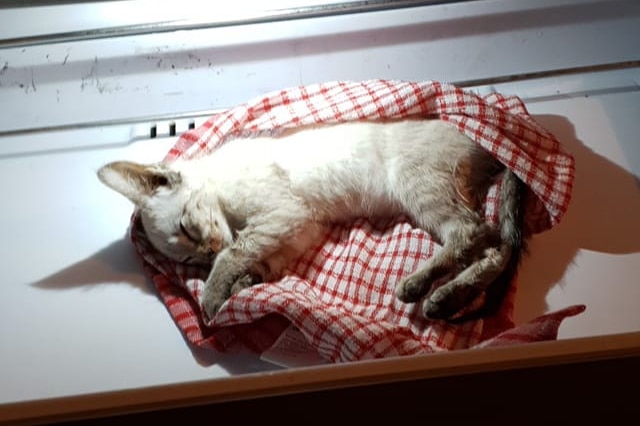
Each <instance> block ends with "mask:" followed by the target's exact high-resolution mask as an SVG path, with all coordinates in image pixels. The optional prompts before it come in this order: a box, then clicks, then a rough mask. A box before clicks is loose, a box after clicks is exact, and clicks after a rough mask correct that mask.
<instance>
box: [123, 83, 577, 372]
mask: <svg viewBox="0 0 640 426" xmlns="http://www.w3.org/2000/svg"><path fill="white" fill-rule="evenodd" d="M407 116H425V117H439V118H441V119H443V120H446V121H449V122H451V123H454V124H455V125H456V126H457V127H458V128H459V129H460V131H461V132H464V133H465V134H467V135H468V136H469V137H471V138H472V139H474V140H475V141H476V142H477V143H478V144H480V145H481V146H482V147H484V148H485V149H487V150H488V151H489V152H491V153H492V154H493V155H495V156H496V157H497V158H498V159H499V160H500V161H502V162H503V163H504V164H506V165H507V166H508V167H510V168H511V169H512V170H514V172H515V173H516V174H517V175H518V176H520V178H521V179H522V180H523V181H524V182H525V183H526V184H527V185H528V186H529V187H530V189H531V191H530V193H531V194H533V196H529V197H528V211H527V220H526V222H527V228H528V229H529V231H531V232H541V231H543V230H546V229H548V228H550V227H551V226H553V225H555V224H557V223H558V222H559V221H560V219H561V218H562V216H563V214H564V213H565V211H566V210H567V207H568V205H569V201H570V197H571V189H572V183H573V178H574V161H573V158H572V157H571V156H570V155H568V154H566V153H564V152H563V151H562V150H561V149H560V146H559V143H558V142H557V140H556V139H555V138H554V137H553V135H551V134H550V133H549V132H547V131H546V130H545V129H543V128H542V127H541V126H540V125H538V124H537V123H536V122H535V121H534V120H533V119H532V118H531V116H530V115H529V114H528V113H527V110H526V108H525V106H524V105H523V103H522V102H521V101H520V100H519V99H518V98H516V97H504V96H501V95H499V94H492V95H489V96H486V97H479V96H476V95H474V94H472V93H469V92H466V91H464V90H462V89H460V88H457V87H455V86H452V85H448V84H442V83H437V82H421V83H415V82H402V81H388V80H371V81H364V82H331V83H324V84H316V85H310V86H304V87H294V88H289V89H286V90H282V91H280V92H275V93H271V94H268V95H265V96H263V97H260V98H257V99H253V100H251V101H249V102H247V103H245V104H243V105H239V106H237V107H235V108H232V109H229V110H227V111H226V112H223V113H220V114H218V115H215V116H213V117H211V118H210V119H209V120H208V121H207V122H206V123H204V124H203V125H202V126H200V127H199V128H197V129H195V130H193V131H190V132H188V133H185V134H184V135H182V136H181V137H180V139H179V140H178V142H177V143H176V144H175V146H174V147H173V148H172V149H171V150H170V152H169V153H168V155H167V157H166V161H172V160H174V159H176V158H179V157H187V158H189V157H194V156H198V155H201V154H203V153H206V152H209V151H211V150H214V149H215V148H216V147H218V146H220V145H222V144H223V143H224V142H225V141H226V140H229V139H231V138H235V137H238V136H250V135H255V134H264V133H275V132H278V131H279V130H282V129H285V128H291V127H295V126H303V125H308V124H316V123H335V122H342V121H349V120H360V119H371V120H374V119H381V118H398V117H407ZM497 190H498V187H497V185H494V187H493V188H492V189H491V190H490V192H489V194H488V196H487V200H486V203H485V204H486V217H487V219H488V220H490V221H495V220H496V212H497V209H496V194H497ZM131 236H132V240H133V243H134V245H135V247H136V249H137V251H138V253H139V254H140V256H141V257H142V259H143V263H144V265H145V267H146V269H147V271H148V273H149V274H150V275H151V277H152V279H153V282H154V283H155V285H156V286H157V289H158V291H159V293H160V296H161V297H162V300H163V301H164V303H165V304H166V306H167V308H168V310H169V312H170V314H171V315H172V317H173V318H174V320H175V321H176V323H177V325H178V327H179V328H180V329H181V330H182V332H183V333H184V335H185V337H186V338H187V340H188V341H189V342H191V343H192V344H194V345H196V346H199V347H209V348H216V349H218V350H225V349H227V348H229V347H231V346H232V345H235V344H237V343H242V344H244V345H245V346H249V347H250V348H252V349H254V350H258V351H260V350H263V349H266V347H268V346H269V345H270V344H272V343H273V342H274V340H275V339H276V338H277V337H278V335H279V333H280V332H281V331H282V330H284V329H285V328H286V327H287V326H288V325H289V324H290V323H293V324H294V325H295V326H296V327H297V328H298V329H300V331H301V332H302V333H303V334H304V335H305V336H306V338H307V340H308V341H309V343H310V344H311V345H312V346H313V347H314V348H316V349H317V351H318V353H319V354H320V355H321V356H323V357H324V358H326V359H329V360H332V361H351V360H360V359H367V358H380V357H387V356H398V355H409V354H420V353H429V352H434V351H442V350H454V349H462V348H470V347H474V346H478V345H480V344H482V345H491V344H505V343H509V342H523V341H534V340H546V339H555V338H556V332H557V328H558V326H559V324H560V322H561V321H562V319H563V318H565V317H566V316H571V315H576V314H578V313H580V312H582V310H583V309H584V307H582V306H575V307H570V308H567V309H564V310H562V311H559V312H556V313H552V314H549V315H547V316H544V317H541V318H540V319H538V320H534V321H532V322H531V323H530V324H528V325H526V326H525V327H524V328H513V326H514V324H513V321H512V311H513V304H512V301H513V294H514V291H515V283H514V285H512V291H511V292H510V294H509V296H508V297H507V298H506V300H505V303H504V305H503V307H502V309H501V311H500V312H499V313H498V314H497V315H495V316H494V317H491V318H486V319H480V320H474V321H469V322H466V323H463V324H455V325H454V324H448V323H445V322H441V321H428V320H425V319H424V318H423V317H422V314H421V312H420V304H419V303H418V304H404V303H401V302H399V301H398V300H396V299H395V297H394V291H393V289H394V285H395V283H396V282H397V281H398V280H400V279H401V278H402V277H404V276H406V275H407V274H409V273H411V272H412V271H414V270H415V269H416V268H417V266H418V264H419V263H420V262H422V261H424V260H425V259H427V258H428V257H429V256H431V255H432V254H433V252H434V250H438V248H439V247H438V245H437V244H436V243H435V242H434V241H433V240H432V239H431V238H430V236H429V235H428V234H427V233H425V232H424V231H422V230H420V229H416V228H413V227H412V226H411V225H410V224H409V223H407V222H406V221H403V220H402V219H401V218H398V219H395V220H391V221H388V222H387V223H376V224H372V223H369V222H368V221H366V220H358V221H356V222H355V223H354V224H353V225H351V226H348V227H345V226H336V227H334V228H333V229H332V230H331V231H330V232H328V233H327V234H326V236H325V237H324V239H323V240H322V241H320V242H319V243H318V244H317V246H316V247H315V248H314V249H312V250H309V251H308V252H307V253H305V254H304V255H303V256H302V258H301V259H299V261H297V262H295V263H294V264H292V265H290V267H289V270H288V274H287V276H286V277H285V278H283V279H281V280H279V281H277V282H270V283H264V284H258V285H255V286H253V287H251V288H248V289H245V290H243V291H241V292H240V293H238V294H237V295H235V296H233V297H232V298H231V299H229V301H228V302H227V303H226V304H225V305H224V306H223V307H222V309H221V310H220V312H219V313H218V315H217V316H216V317H215V318H214V320H213V321H211V322H210V323H208V324H205V323H204V322H203V319H202V318H203V315H202V313H201V309H200V306H199V304H198V295H199V294H200V292H201V290H202V285H203V282H204V279H205V278H206V276H207V273H208V271H207V270H206V269H201V268H195V267H188V266H185V265H180V264H176V263H173V262H171V261H169V260H168V259H166V258H165V257H163V256H162V255H161V254H159V253H157V252H156V251H154V250H153V248H152V247H151V246H150V245H149V243H148V241H147V239H146V237H145V235H144V233H143V231H142V229H141V226H140V223H139V220H138V218H137V216H136V215H135V214H134V216H133V221H132V228H131ZM501 333H502V334H501ZM496 336H497V337H496Z"/></svg>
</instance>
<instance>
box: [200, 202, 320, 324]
mask: <svg viewBox="0 0 640 426" xmlns="http://www.w3.org/2000/svg"><path fill="white" fill-rule="evenodd" d="M308 217H309V216H308V214H306V213H305V211H304V208H303V207H300V206H296V207H295V208H281V209H276V210H274V211H271V212H268V213H266V214H264V215H261V216H260V217H259V218H258V219H255V220H254V221H253V222H252V223H251V224H249V225H247V226H246V227H245V228H244V229H243V230H242V231H240V232H239V233H238V235H237V238H236V240H235V241H234V242H233V244H231V245H230V246H229V247H227V248H225V249H223V250H222V251H221V252H220V253H218V255H217V257H216V260H215V262H214V264H213V268H212V269H211V272H210V274H209V276H208V278H207V280H206V281H205V286H204V290H203V292H202V298H201V303H202V306H203V308H204V310H205V313H206V315H207V316H208V317H209V318H213V317H214V316H215V314H216V313H217V312H218V310H219V309H220V307H221V306H222V305H223V304H224V303H225V302H226V301H227V299H229V297H231V295H233V294H235V293H237V292H239V291H241V290H242V289H244V288H247V287H249V286H251V285H253V284H254V283H256V282H257V281H258V279H257V278H256V275H255V274H256V272H257V271H265V272H268V273H269V274H271V275H273V274H274V273H277V272H278V271H273V270H271V269H273V268H272V265H269V263H270V262H269V258H270V257H271V256H273V255H274V254H275V255H276V257H277V258H278V259H279V257H278V256H277V254H278V253H282V252H283V247H285V246H286V247H289V248H290V250H284V251H286V252H289V253H290V256H288V257H287V258H289V257H292V256H293V255H294V253H300V252H302V251H304V250H305V249H306V248H307V247H308V246H309V245H310V244H311V242H312V241H313V240H314V238H315V236H316V235H317V231H316V230H317V229H320V228H318V227H317V225H316V224H314V223H310V222H309V220H308ZM310 231H313V232H310ZM282 263H283V264H284V263H286V262H284V261H282ZM265 264H266V265H268V266H265ZM263 278H264V277H263Z"/></svg>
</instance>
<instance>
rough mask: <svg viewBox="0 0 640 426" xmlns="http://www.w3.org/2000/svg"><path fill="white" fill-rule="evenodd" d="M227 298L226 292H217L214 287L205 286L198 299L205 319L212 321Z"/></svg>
mask: <svg viewBox="0 0 640 426" xmlns="http://www.w3.org/2000/svg"><path fill="white" fill-rule="evenodd" d="M228 298H229V297H228V295H227V294H226V292H222V291H219V289H216V288H215V287H214V286H206V287H205V289H204V291H203V293H202V297H201V299H200V305H201V306H202V309H203V311H204V314H205V315H206V317H207V319H209V320H212V319H213V318H214V317H215V316H216V314H217V313H218V311H219V310H220V308H221V307H222V305H224V303H225V302H226V301H227V299H228Z"/></svg>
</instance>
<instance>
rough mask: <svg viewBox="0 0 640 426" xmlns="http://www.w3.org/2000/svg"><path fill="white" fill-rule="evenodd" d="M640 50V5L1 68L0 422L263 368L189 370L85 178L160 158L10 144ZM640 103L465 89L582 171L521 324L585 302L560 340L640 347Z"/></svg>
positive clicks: (464, 16)
mask: <svg viewBox="0 0 640 426" xmlns="http://www.w3.org/2000/svg"><path fill="white" fill-rule="evenodd" d="M552 3H553V4H552ZM612 4H615V6H616V7H613V6H612ZM551 12H553V13H551ZM3 13H5V12H4V11H2V10H0V20H2V19H3V18H5V19H6V17H7V16H8V15H3ZM4 22H8V21H4ZM0 28H4V29H6V28H10V26H1V25H0ZM7 31H8V30H7ZM639 32H640V11H639V8H638V3H637V2H632V1H578V0H574V1H559V2H551V1H544V2H539V3H537V4H536V5H532V3H531V2H524V1H523V2H518V1H496V0H488V1H477V2H471V3H464V2H463V3H458V4H454V5H440V6H433V7H421V8H414V9H406V10H398V11H388V12H379V13H372V14H361V15H357V16H341V17H333V18H322V19H314V20H307V21H294V22H281V23H278V24H260V25H254V26H250V27H230V28H219V29H212V30H201V31H197V32H189V33H173V34H159V35H149V36H140V37H128V38H119V39H110V40H97V41H90V42H81V43H80V42H78V43H69V44H59V45H49V46H35V47H25V48H14V49H4V50H2V49H0V134H2V132H4V136H2V137H0V194H1V195H2V197H3V201H2V204H1V205H2V208H0V231H1V232H2V235H3V245H2V256H0V269H1V270H2V280H1V281H2V287H3V295H2V298H0V335H1V336H3V338H2V339H1V340H0V356H1V358H2V362H1V363H0V383H1V385H0V408H1V406H2V404H7V403H10V402H17V401H39V400H45V399H48V398H54V397H64V396H79V395H88V394H101V393H105V392H109V391H119V390H127V389H141V388H145V387H148V386H156V385H159V386H162V385H179V384H185V383H190V382H193V381H196V382H200V381H202V382H203V383H206V382H211V381H212V380H211V379H215V380H217V379H223V378H227V377H235V376H245V374H244V373H250V372H256V371H264V370H270V369H273V368H276V367H275V366H271V365H269V364H265V363H262V362H260V361H259V360H258V359H257V356H254V355H250V354H230V355H222V354H219V355H217V356H214V357H212V356H210V355H209V356H205V357H203V356H202V354H199V353H192V352H191V350H190V349H189V347H188V346H187V344H186V343H185V341H184V340H183V339H182V337H181V336H180V333H179V331H178V329H177V327H176V326H175V324H174V323H173V322H172V321H171V319H170V317H169V315H168V313H167V311H166V310H165V308H164V306H163V305H162V304H161V303H160V301H159V300H158V298H157V297H156V295H155V294H154V292H153V289H152V287H151V286H150V283H149V282H148V280H147V278H146V277H145V274H144V273H143V271H142V269H141V267H140V263H139V261H138V259H137V258H136V257H135V254H134V253H133V249H132V247H131V245H130V244H129V242H128V240H127V239H126V237H125V233H126V228H127V226H128V223H129V215H130V213H131V205H130V204H129V203H128V202H127V201H126V200H125V199H123V198H122V197H120V196H118V195H117V194H115V193H113V191H110V190H109V189H107V188H106V187H103V186H102V185H101V184H100V183H99V182H98V180H97V179H96V177H95V171H96V170H97V168H98V167H99V166H100V165H101V164H104V163H106V162H108V161H110V160H114V159H122V158H126V159H130V160H140V161H152V160H155V159H159V158H161V157H162V156H163V155H164V154H165V152H166V151H167V149H168V147H169V146H170V145H171V144H172V143H173V139H170V138H158V139H153V140H149V139H146V138H145V137H144V135H145V134H146V133H147V132H148V126H149V125H150V124H151V123H150V122H144V121H141V122H140V123H139V124H136V125H123V126H109V127H96V128H87V129H84V130H69V131H56V132H41V133H27V134H23V135H16V134H13V135H10V134H9V133H8V132H10V131H12V130H16V129H31V128H34V127H35V128H37V127H42V126H56V125H61V124H66V123H86V122H91V121H103V120H114V119H116V120H117V119H127V120H129V119H131V118H132V117H134V118H135V117H144V116H148V115H155V114H160V115H171V114H178V113H181V112H184V111H198V110H203V109H212V108H219V107H225V106H230V105H234V104H236V103H238V102H242V101H244V100H246V99H247V98H248V97H250V96H254V95H258V94H262V93H264V92H266V91H269V90H275V89H280V88H281V87H284V86H290V85H293V84H300V83H303V84H306V83H311V82H315V81H323V80H331V79H363V78H370V77H376V78H377V77H381V78H396V79H411V80H422V79H440V80H446V81H462V80H470V79H476V78H485V77H495V76H501V75H506V74H517V73H522V72H536V71H546V70H553V69H557V68H564V67H575V66H584V65H595V64H603V63H611V62H620V61H632V60H637V59H638V58H640V50H639V49H640V44H638V43H637V40H639V39H640V34H639ZM5 37H6V35H5ZM3 64H6V66H4V65H3ZM639 88H640V75H639V72H638V68H628V69H626V70H619V71H611V72H607V73H583V74H579V75H571V76H565V77H562V78H560V77H558V78H553V79H544V80H527V81H522V82H517V83H509V84H501V85H494V86H482V87H476V88H475V90H477V91H478V92H481V93H485V92H488V91H491V90H499V91H501V92H503V93H506V94H518V95H520V96H522V97H523V98H524V99H525V100H527V103H528V107H529V109H530V111H531V112H532V113H533V114H535V116H536V117H537V118H538V119H539V120H540V121H541V122H542V123H543V124H544V125H545V126H547V127H548V128H549V129H550V130H552V131H554V132H555V133H556V135H557V136H558V137H559V139H560V140H561V141H562V142H563V143H564V144H565V145H566V147H567V149H569V150H570V151H571V152H573V153H574V155H575V156H576V159H577V167H578V174H577V178H576V187H575V197H574V202H573V204H572V207H571V209H570V211H569V213H568V214H567V217H566V218H565V220H564V221H563V222H562V223H561V224H560V226H558V227H557V228H556V229H554V230H552V231H549V232H547V233H545V234H542V235H539V236H537V237H536V238H535V240H534V242H533V244H532V248H531V255H530V256H529V257H528V258H527V259H526V260H525V262H524V264H523V267H522V271H521V276H520V282H519V291H518V295H517V300H516V320H517V321H518V322H523V321H526V320H528V319H530V318H532V317H534V316H536V315H539V314H541V313H544V312H546V311H548V310H552V309H557V308H562V307H564V306H567V305H570V304H575V303H584V304H586V305H587V311H586V312H585V313H584V314H582V315H580V316H578V317H576V318H571V319H568V320H567V321H565V323H563V326H562V328H561V330H560V334H561V337H562V338H564V339H568V338H574V337H579V336H594V335H609V334H612V333H619V332H625V331H631V332H633V331H640V310H638V309H637V308H636V306H635V305H636V302H637V300H639V296H640V291H639V286H638V278H637V277H638V275H639V273H640V255H639V253H640V240H639V239H638V235H640V232H639V231H640V228H639V223H640V222H639V221H638V218H639V217H640V216H639V213H640V192H639V191H640V190H639V187H638V180H637V176H638V174H639V173H640V143H639V141H638V138H637V136H636V135H637V134H639V133H640V127H639V126H640V124H639V123H638V117H640V111H639V109H638V108H639V105H640V91H639ZM179 124H180V126H184V125H185V123H182V122H181V123H179ZM162 125H166V123H162ZM159 132H160V133H165V130H162V129H160V130H159ZM341 374H343V375H345V376H348V375H349V374H352V371H351V370H341ZM263 377H264V378H265V380H268V379H269V375H265V376H263ZM215 380H214V381H215ZM273 385H274V386H275V385H277V384H276V383H274V384H273Z"/></svg>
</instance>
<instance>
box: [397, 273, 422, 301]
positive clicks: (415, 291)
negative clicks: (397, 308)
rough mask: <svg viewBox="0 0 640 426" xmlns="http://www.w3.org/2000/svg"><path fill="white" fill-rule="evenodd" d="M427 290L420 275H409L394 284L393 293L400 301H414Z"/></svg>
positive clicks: (420, 297)
mask: <svg viewBox="0 0 640 426" xmlns="http://www.w3.org/2000/svg"><path fill="white" fill-rule="evenodd" d="M427 290H428V288H427V284H426V283H425V280H424V279H423V278H422V277H418V276H410V277H407V278H405V279H404V280H402V281H400V282H399V283H398V284H397V285H396V288H395V293H396V297H397V298H398V300H400V301H401V302H404V303H415V302H417V301H419V300H420V299H422V297H423V296H424V295H425V294H426V293H427Z"/></svg>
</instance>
